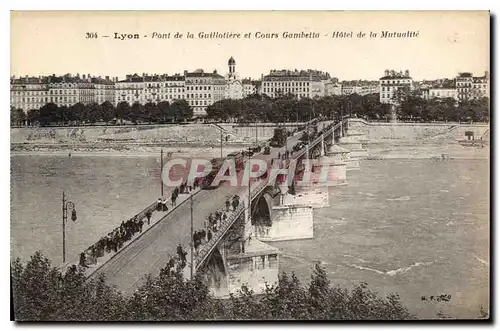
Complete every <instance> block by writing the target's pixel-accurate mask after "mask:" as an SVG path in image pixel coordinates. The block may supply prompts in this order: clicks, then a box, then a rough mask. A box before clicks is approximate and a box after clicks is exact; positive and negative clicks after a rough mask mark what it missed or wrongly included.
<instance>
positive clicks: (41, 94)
mask: <svg viewBox="0 0 500 331" xmlns="http://www.w3.org/2000/svg"><path fill="white" fill-rule="evenodd" d="M48 102H49V87H48V85H47V80H46V77H44V78H43V79H42V77H28V76H26V77H21V78H15V77H12V78H11V80H10V104H11V106H12V107H14V108H18V109H22V110H24V111H28V110H30V109H38V108H41V107H43V105H45V104H46V103H48Z"/></svg>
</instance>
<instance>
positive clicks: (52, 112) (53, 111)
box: [37, 102, 59, 126]
mask: <svg viewBox="0 0 500 331" xmlns="http://www.w3.org/2000/svg"><path fill="white" fill-rule="evenodd" d="M37 117H38V118H37V120H38V122H39V123H40V125H41V126H46V125H49V124H50V123H52V122H57V121H58V120H59V116H58V107H57V105H56V104H55V103H52V102H51V103H48V104H46V105H44V106H43V107H42V108H40V111H39V113H38V116H37Z"/></svg>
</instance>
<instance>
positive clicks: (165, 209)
mask: <svg viewBox="0 0 500 331" xmlns="http://www.w3.org/2000/svg"><path fill="white" fill-rule="evenodd" d="M162 205H163V211H168V206H167V199H166V198H165V199H164V200H163V201H162Z"/></svg>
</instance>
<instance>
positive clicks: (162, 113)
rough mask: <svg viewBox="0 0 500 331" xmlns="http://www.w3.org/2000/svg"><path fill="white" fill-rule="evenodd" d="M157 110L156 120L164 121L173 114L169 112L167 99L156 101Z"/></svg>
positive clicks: (171, 118) (170, 118)
mask: <svg viewBox="0 0 500 331" xmlns="http://www.w3.org/2000/svg"><path fill="white" fill-rule="evenodd" d="M157 111H158V120H159V121H160V120H161V121H162V122H166V121H167V119H168V120H170V121H171V120H173V118H174V116H173V114H172V113H171V112H170V104H169V103H168V101H161V102H159V103H158V106H157Z"/></svg>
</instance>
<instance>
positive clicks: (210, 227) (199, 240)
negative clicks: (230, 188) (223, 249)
mask: <svg viewBox="0 0 500 331" xmlns="http://www.w3.org/2000/svg"><path fill="white" fill-rule="evenodd" d="M239 205H240V197H239V196H238V195H235V196H234V197H233V198H232V199H229V198H228V199H227V200H226V202H225V206H224V207H223V209H222V210H218V211H216V212H214V213H210V214H209V215H208V217H207V218H206V219H205V222H204V227H203V228H202V229H201V230H198V231H195V232H194V233H193V246H194V247H193V248H194V250H195V254H198V252H199V251H200V248H201V247H202V246H203V245H205V244H207V243H209V242H210V240H212V238H213V237H214V236H215V234H216V233H217V232H218V231H219V230H220V228H221V226H222V224H223V222H225V221H226V220H227V219H228V217H229V212H231V211H233V212H234V211H235V210H236V209H237V208H238V206H239ZM186 255H187V252H186V251H185V250H184V249H183V248H182V246H181V244H179V245H178V246H177V256H175V257H172V258H170V260H169V261H168V262H167V265H166V266H165V270H164V272H166V273H167V274H169V275H170V274H171V273H172V272H173V271H174V270H176V269H178V268H180V270H181V271H182V270H183V269H184V268H185V267H186V265H187V262H186Z"/></svg>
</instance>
